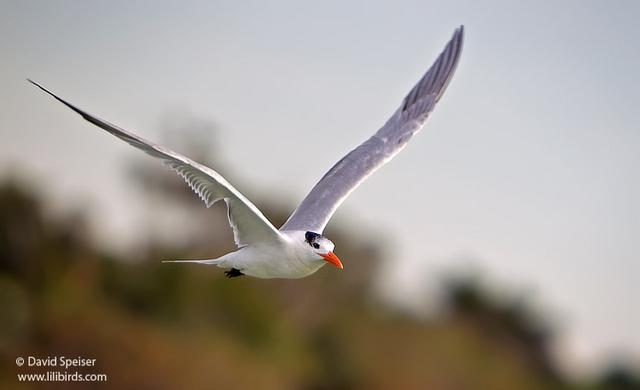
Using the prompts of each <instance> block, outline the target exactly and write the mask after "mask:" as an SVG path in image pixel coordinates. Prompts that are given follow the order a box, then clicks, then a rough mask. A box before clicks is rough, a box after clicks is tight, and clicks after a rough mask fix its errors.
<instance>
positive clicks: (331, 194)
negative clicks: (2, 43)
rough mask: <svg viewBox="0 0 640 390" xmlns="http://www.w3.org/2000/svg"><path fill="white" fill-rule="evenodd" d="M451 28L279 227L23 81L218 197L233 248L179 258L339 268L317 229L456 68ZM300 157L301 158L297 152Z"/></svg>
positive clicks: (177, 158)
mask: <svg viewBox="0 0 640 390" xmlns="http://www.w3.org/2000/svg"><path fill="white" fill-rule="evenodd" d="M463 35H464V31H463V27H462V26H461V27H460V28H458V29H456V31H455V32H454V34H453V37H452V38H451V40H450V41H449V42H448V43H447V45H446V46H445V48H444V50H443V51H442V53H440V55H439V56H438V58H437V59H436V61H435V63H434V64H433V65H432V66H431V67H430V68H429V70H428V71H427V72H426V73H425V75H424V76H423V77H422V78H421V79H420V81H418V83H417V84H416V85H415V86H414V87H413V88H412V89H411V91H410V92H409V94H408V95H407V96H406V97H405V98H404V99H403V101H402V103H401V104H400V107H399V108H398V109H397V110H396V111H395V112H394V114H393V115H392V116H391V118H390V119H389V120H388V121H387V122H386V123H385V125H384V126H382V128H380V129H379V130H378V131H377V132H376V133H375V134H374V135H373V136H371V137H370V138H369V139H367V140H366V141H365V142H363V143H362V144H361V145H359V146H358V147H357V148H355V149H354V150H352V151H351V152H349V153H348V154H347V155H346V156H344V157H343V158H342V159H341V160H340V161H338V162H337V163H336V164H335V165H334V166H333V167H332V168H331V169H330V170H329V171H328V172H327V173H326V174H325V175H324V176H323V177H322V179H320V181H319V182H318V183H317V184H316V185H315V186H314V187H313V189H312V190H311V192H310V193H309V194H308V195H307V196H306V197H305V198H304V200H303V201H302V202H301V203H300V205H299V206H298V207H297V208H296V209H295V211H294V212H293V213H292V214H291V216H290V217H289V219H287V221H286V222H285V223H284V225H283V226H282V227H281V228H280V229H276V228H275V227H274V226H273V224H272V223H271V222H269V220H268V219H267V218H266V217H265V216H264V215H263V214H262V212H261V211H260V210H259V209H258V208H257V207H256V206H255V205H254V204H253V203H251V202H250V201H249V200H248V199H247V198H246V197H245V196H244V195H242V193H240V191H238V190H237V189H235V188H234V187H233V186H232V185H231V184H230V183H229V182H228V181H227V180H226V179H225V178H224V177H222V175H220V174H219V173H218V172H216V171H215V170H213V169H211V168H209V167H206V166H204V165H202V164H199V163H197V162H195V161H193V160H191V159H189V158H188V157H186V156H183V155H181V154H179V153H176V152H174V151H171V150H169V149H167V148H165V147H163V146H161V145H157V144H155V143H153V142H150V141H147V140H145V139H143V138H142V137H140V136H138V135H136V134H134V133H132V132H130V131H127V130H124V129H122V128H120V127H118V126H116V125H113V124H111V123H109V122H107V121H104V120H102V119H100V118H98V117H96V116H94V115H92V114H89V113H88V112H86V111H84V110H82V109H80V108H78V107H76V106H75V105H73V104H71V103H69V102H67V101H66V100H64V99H62V98H60V97H58V96H57V95H55V94H54V93H53V92H51V91H49V90H47V89H46V88H44V87H43V86H41V85H40V84H38V83H36V82H34V81H31V80H29V81H30V82H31V83H33V84H34V85H35V86H37V87H38V88H40V89H42V90H43V91H44V92H46V93H48V94H49V95H51V96H52V97H53V98H55V99H56V100H58V101H59V102H61V103H62V104H64V105H65V106H67V107H68V108H70V109H71V110H73V111H74V112H76V113H78V114H80V115H81V116H82V117H83V118H84V119H85V120H87V121H89V122H90V123H92V124H94V125H96V126H98V127H100V128H102V129H103V130H106V131H107V132H109V133H110V134H112V135H114V136H116V137H118V138H120V139H121V140H123V141H125V142H127V143H128V144H130V145H131V146H133V147H135V148H138V149H140V150H142V151H144V152H145V153H147V154H149V155H151V156H152V157H155V158H158V159H160V160H162V161H163V163H164V164H165V165H167V166H168V167H169V168H171V169H173V170H174V171H175V172H176V173H177V174H178V175H179V176H180V177H182V178H183V179H184V180H185V181H186V183H187V185H188V186H189V187H190V188H191V189H192V190H193V191H194V192H196V194H197V195H198V196H199V197H200V198H201V199H202V200H203V201H204V203H205V205H206V207H210V206H211V205H213V204H214V203H215V202H217V201H219V200H224V201H225V203H226V205H227V209H228V218H229V224H230V225H231V227H232V229H233V234H234V241H235V243H236V245H237V246H238V248H239V249H238V250H237V251H235V252H231V253H228V254H226V255H224V256H222V257H220V258H217V259H207V260H184V262H192V263H199V264H210V265H217V266H219V267H223V268H227V271H225V275H226V276H227V277H229V278H234V277H238V276H242V275H249V276H255V277H260V278H274V277H276V278H300V277H305V276H307V275H309V274H311V273H313V272H315V271H316V270H317V269H319V268H320V267H321V266H322V265H324V264H326V263H327V262H328V263H331V264H333V265H335V266H336V267H338V268H342V263H341V262H340V260H339V259H338V258H337V256H336V255H335V254H334V253H333V248H334V245H333V243H332V242H331V241H329V240H328V239H326V238H325V237H322V235H321V234H322V232H323V230H324V228H325V226H326V225H327V223H328V222H329V220H330V219H331V217H332V216H333V214H334V212H335V211H336V209H337V208H338V207H339V206H340V204H341V203H342V202H343V201H344V199H345V198H346V197H347V196H348V195H349V194H350V193H351V192H352V191H353V190H354V189H355V188H356V187H358V185H359V184H360V183H361V182H362V181H364V180H365V179H366V178H367V177H368V176H369V175H371V174H372V173H373V172H374V171H376V170H377V169H378V168H379V167H381V166H382V165H384V164H385V163H387V162H388V161H389V160H391V159H392V158H393V157H394V156H395V155H396V154H398V153H399V152H400V151H401V150H402V149H403V148H404V147H405V146H406V145H407V143H408V142H409V140H410V139H411V137H412V136H413V135H414V134H415V133H417V132H418V131H419V130H420V129H421V128H422V127H423V126H424V123H425V122H426V120H427V118H428V117H429V114H430V113H431V111H432V110H433V108H434V107H435V104H436V103H437V102H438V101H439V100H440V98H441V97H442V94H443V93H444V91H445V89H446V87H447V85H448V84H449V81H450V80H451V77H452V76H453V73H454V71H455V69H456V66H457V64H458V61H459V59H460V54H461V52H462V43H463ZM300 157H302V156H300Z"/></svg>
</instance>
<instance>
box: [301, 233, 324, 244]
mask: <svg viewBox="0 0 640 390" xmlns="http://www.w3.org/2000/svg"><path fill="white" fill-rule="evenodd" d="M318 237H322V234H318V233H314V232H306V233H305V234H304V240H305V241H306V242H308V243H309V244H311V243H312V242H314V241H315V240H316V238H318Z"/></svg>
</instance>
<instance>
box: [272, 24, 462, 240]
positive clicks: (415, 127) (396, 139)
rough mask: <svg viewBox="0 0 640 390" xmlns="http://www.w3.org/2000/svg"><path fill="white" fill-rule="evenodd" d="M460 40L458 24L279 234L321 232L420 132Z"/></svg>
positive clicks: (456, 57)
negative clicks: (389, 112)
mask: <svg viewBox="0 0 640 390" xmlns="http://www.w3.org/2000/svg"><path fill="white" fill-rule="evenodd" d="M463 36H464V30H463V26H460V28H458V29H456V31H455V32H454V34H453V38H451V40H450V41H449V43H448V44H447V46H446V47H445V48H444V51H443V52H442V53H441V54H440V56H439V57H438V59H437V60H436V62H435V63H434V64H433V65H432V66H431V68H430V69H429V70H428V71H427V73H426V74H425V75H424V76H423V77H422V79H420V81H419V82H418V84H416V86H415V87H413V89H412V90H411V91H410V92H409V94H408V95H407V97H405V98H404V100H403V101H402V104H401V105H400V107H399V108H398V110H397V111H396V112H395V113H394V114H393V116H392V117H391V118H390V119H389V120H388V121H387V123H386V124H385V125H384V126H383V127H382V128H381V129H380V130H378V132H376V133H375V134H374V135H373V136H372V137H371V138H369V139H368V140H366V141H365V142H364V143H362V144H361V145H360V146H358V147H357V148H355V149H354V150H352V151H351V152H349V154H347V155H346V156H344V157H343V158H342V159H341V160H340V161H338V162H337V163H336V164H335V165H334V166H333V167H332V168H331V169H330V170H329V172H327V173H326V174H325V175H324V177H323V178H322V179H320V181H319V182H318V183H317V184H316V185H315V187H313V189H312V190H311V192H310V193H309V194H308V195H307V197H306V198H304V200H303V201H302V203H300V205H299V206H298V208H296V210H295V211H294V212H293V214H291V216H290V217H289V219H288V220H287V222H285V223H284V225H282V227H281V228H280V230H308V231H313V232H317V233H322V231H323V230H324V228H325V226H326V225H327V223H328V222H329V219H330V218H331V216H332V215H333V213H334V212H335V211H336V209H337V208H338V206H340V204H341V203H342V202H343V201H344V199H345V198H346V197H347V196H348V195H349V194H350V193H351V191H353V190H354V189H356V187H358V185H359V184H360V183H362V182H363V181H364V179H366V178H367V177H368V176H369V175H371V174H372V173H373V172H374V171H375V170H376V169H378V168H380V167H381V166H382V165H384V164H385V163H387V162H388V161H389V160H391V159H392V158H393V157H394V156H395V155H396V154H398V153H399V152H400V151H401V150H402V149H403V148H404V147H405V146H406V145H407V142H409V140H410V139H411V136H413V135H414V134H415V133H417V132H418V131H419V130H420V129H421V128H422V126H423V125H424V123H425V122H426V120H427V117H428V116H429V114H430V113H431V111H432V110H433V107H434V106H435V104H436V103H437V102H438V100H439V99H440V97H441V96H442V94H443V92H444V90H445V89H446V88H447V84H448V83H449V80H451V77H452V76H453V72H454V71H455V69H456V66H457V64H458V60H459V59H460V53H461V52H462V41H463Z"/></svg>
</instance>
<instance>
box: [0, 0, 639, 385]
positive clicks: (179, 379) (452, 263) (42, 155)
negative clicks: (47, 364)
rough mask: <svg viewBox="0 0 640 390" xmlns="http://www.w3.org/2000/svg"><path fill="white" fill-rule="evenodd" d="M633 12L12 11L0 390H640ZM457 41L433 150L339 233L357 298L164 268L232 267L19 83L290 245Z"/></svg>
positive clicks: (201, 216)
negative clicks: (100, 389) (125, 139)
mask: <svg viewBox="0 0 640 390" xmlns="http://www.w3.org/2000/svg"><path fill="white" fill-rule="evenodd" d="M267 3H269V4H267ZM639 11H640V4H639V3H638V2H634V1H618V2H613V3H612V2H609V3H604V2H596V1H564V2H561V3H557V2H554V3H552V2H547V3H538V2H530V3H528V4H516V3H515V2H501V1H485V2H474V1H454V2H429V1H400V2H397V1H396V2H387V3H385V2H379V3H374V4H372V3H370V2H364V1H362V2H361V1H354V2H349V3H345V2H338V1H326V2H321V3H318V2H297V1H280V2H259V1H245V2H232V1H206V2H195V1H190V2H164V1H155V2H120V1H115V2H113V1H112V2H98V1H56V2H35V1H34V2H19V1H3V2H0V50H1V52H2V61H0V80H1V83H0V85H2V88H0V99H1V101H2V111H1V112H2V115H0V135H1V136H2V139H3V142H1V143H0V302H1V304H0V318H1V319H2V320H0V357H1V359H0V388H13V387H18V383H17V381H16V373H17V372H19V371H18V369H17V367H16V366H15V363H14V360H15V358H16V357H17V356H25V355H34V356H47V355H50V356H56V355H66V356H76V355H79V356H83V357H93V358H96V359H97V365H96V366H97V368H98V369H97V370H96V371H99V372H104V373H106V374H107V375H108V377H109V382H108V383H107V385H108V386H113V387H116V388H133V387H137V388H139V387H143V388H175V387H181V388H203V387H206V388H210V387H222V388H256V387H259V388H274V389H281V388H301V389H333V388H381V389H388V388H434V389H465V388H502V389H513V388H580V389H592V388H593V389H600V388H604V389H623V388H639V386H640V381H639V379H638V378H639V376H638V375H639V374H638V370H639V369H640V335H639V334H638V329H640V312H639V310H638V307H637V296H638V294H639V293H640V291H638V290H639V288H638V284H639V282H640V280H639V279H640V263H639V262H638V255H637V254H638V253H639V250H640V248H638V240H637V239H638V232H640V207H639V206H638V203H637V199H638V198H640V184H639V180H638V179H639V175H638V166H639V165H640V135H639V132H638V127H637V120H636V118H635V109H636V107H635V105H636V103H637V102H638V101H640V76H639V75H638V72H637V69H639V68H640V50H639V49H640V47H638V32H637V28H636V27H635V25H636V19H637V15H639V13H638V12H639ZM460 24H464V25H465V29H466V31H465V32H466V37H465V38H466V40H465V48H464V51H463V56H462V60H461V62H460V64H459V67H458V70H457V72H456V74H455V77H454V79H453V80H452V82H451V84H450V86H449V88H448V90H447V92H446V94H445V95H444V97H443V99H442V100H441V101H440V103H439V104H438V106H437V108H436V110H435V112H434V114H433V115H432V117H431V118H430V119H429V121H428V123H427V126H426V128H425V130H423V132H421V133H420V134H419V135H418V136H417V137H416V138H414V140H413V141H412V143H411V144H410V146H409V147H408V148H407V149H406V150H405V151H404V152H403V153H402V154H400V155H399V156H398V157H397V158H396V159H394V160H393V161H392V162H391V163H390V164H389V165H387V166H385V167H384V168H382V169H381V170H380V171H379V172H377V173H376V174H375V175H373V176H372V177H371V178H369V180H368V181H367V182H365V183H364V184H363V185H362V186H361V187H360V188H359V189H358V190H357V191H355V192H354V193H353V194H352V195H351V196H350V197H349V199H347V201H346V202H345V203H344V204H343V206H342V207H341V208H340V209H339V210H338V212H337V213H336V215H335V217H334V219H333V220H332V222H331V224H330V225H329V227H328V229H327V231H326V232H325V233H326V235H327V236H328V237H330V238H331V239H332V240H333V241H334V242H335V243H336V245H337V248H336V249H337V253H338V255H339V256H340V258H341V259H343V261H344V263H345V269H344V271H338V270H336V269H333V268H330V267H325V268H323V269H321V270H320V271H319V272H317V273H316V274H314V275H313V276H311V277H309V278H306V279H302V280H294V281H287V280H258V279H250V278H236V279H232V280H228V279H226V278H224V277H223V275H222V270H220V269H218V268H207V267H199V266H189V265H184V266H182V265H180V266H179V265H168V264H161V263H160V262H159V260H160V259H163V258H193V257H215V256H218V255H221V254H223V253H225V252H227V251H230V250H233V249H234V248H233V240H232V234H231V231H230V228H229V227H228V224H227V221H226V216H225V209H224V207H223V205H219V204H218V205H215V206H214V207H212V208H211V209H206V208H205V207H204V206H203V204H202V203H201V202H200V201H199V200H198V199H197V197H196V196H195V195H194V194H192V193H191V192H190V191H189V190H188V189H187V188H186V186H185V185H184V184H183V183H182V181H181V179H179V178H178V177H177V176H176V175H174V174H173V173H172V172H170V171H169V170H167V169H165V168H163V167H162V166H161V165H160V164H158V162H157V161H153V160H152V159H150V158H148V157H147V156H145V155H144V154H143V153H141V152H139V151H136V150H134V149H132V148H130V147H129V146H127V145H126V144H124V143H122V142H121V141H118V140H117V139H115V138H113V137H110V136H108V135H106V134H105V133H104V132H101V131H100V130H99V129H97V128H95V127H93V126H92V125H90V124H88V123H86V122H84V121H83V120H82V119H81V118H80V117H78V116H77V115H75V114H73V113H71V112H70V111H69V110H68V109H66V108H65V107H63V106H61V105H60V104H59V103H56V102H54V101H53V100H52V99H51V98H49V97H48V96H46V95H44V94H43V93H42V92H40V91H38V90H36V89H35V88H34V87H33V86H31V85H29V84H28V83H26V81H25V78H27V77H29V78H32V79H34V80H36V81H38V82H40V83H42V84H44V85H45V86H47V87H48V88H51V89H52V90H53V91H55V92H57V93H58V94H60V95H61V96H62V97H65V98H67V99H69V100H70V101H71V102H73V103H75V104H77V105H78V106H80V107H82V108H84V109H86V110H87V111H89V112H92V113H95V114H97V115H99V116H101V117H103V118H105V119H107V120H109V121H110V122H113V123H116V124H118V125H120V126H122V127H125V128H128V129H131V130H133V131H134V132H137V133H138V134H140V135H142V136H143V137H145V138H148V139H151V140H155V141H157V142H160V143H162V144H164V145H166V146H168V147H169V148H172V149H174V150H177V151H180V152H182V153H185V154H187V155H189V156H191V157H193V158H194V159H196V160H198V161H200V162H203V163H205V164H208V165H210V166H211V167H213V168H214V169H216V170H217V171H219V172H220V173H222V174H223V175H224V176H225V177H226V178H227V179H228V180H229V181H230V182H231V183H233V184H234V185H235V186H236V188H238V189H239V190H240V191H242V192H243V193H244V194H245V195H246V196H247V197H248V198H249V199H251V200H252V201H253V202H254V203H255V204H256V205H257V206H258V207H259V208H261V209H262V210H263V211H264V213H265V214H266V215H267V216H268V217H269V219H270V220H271V221H272V222H273V223H274V224H276V225H279V224H281V223H282V222H283V221H284V220H285V219H286V217H287V216H288V215H289V213H290V212H291V211H292V210H293V209H294V208H295V206H296V205H297V202H299V201H300V200H301V199H302V198H303V197H304V195H305V194H306V193H307V191H308V190H309V189H310V188H311V187H312V186H313V184H315V182H316V181H317V180H318V179H319V178H320V177H321V176H322V175H323V174H324V172H325V171H326V170H327V169H328V168H329V167H330V166H331V165H332V164H333V163H335V162H336V161H337V160H338V159H339V158H340V157H342V156H343V155H344V154H345V153H346V152H348V151H349V150H350V149H352V148H353V147H355V146H356V145H357V144H359V143H360V142H361V141H363V140H364V139H366V138H367V137H369V136H370V134H371V133H373V132H374V131H375V130H376V129H377V128H379V127H380V126H381V125H382V124H383V123H384V122H385V121H386V119H387V118H388V117H389V116H390V115H391V113H392V112H393V111H394V110H395V109H396V107H397V106H398V105H399V103H400V101H401V99H402V98H403V97H404V95H405V94H406V93H407V92H408V91H409V89H410V88H411V87H412V85H413V83H415V82H416V81H417V80H418V79H419V78H420V76H421V75H422V74H423V73H424V71H426V69H427V68H428V67H429V66H430V65H431V63H432V62H433V61H434V60H435V58H436V56H437V55H438V53H439V52H440V50H442V48H443V47H444V45H445V44H446V42H447V40H448V39H449V38H450V36H451V34H452V33H453V30H454V29H455V28H456V27H457V26H458V25H460ZM31 386H33V384H31ZM25 387H28V385H26V386H25Z"/></svg>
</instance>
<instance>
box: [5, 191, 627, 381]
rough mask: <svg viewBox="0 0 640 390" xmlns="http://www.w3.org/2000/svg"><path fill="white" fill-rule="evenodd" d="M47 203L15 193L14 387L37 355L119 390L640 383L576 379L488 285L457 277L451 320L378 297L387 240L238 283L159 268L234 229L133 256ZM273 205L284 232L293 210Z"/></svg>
mask: <svg viewBox="0 0 640 390" xmlns="http://www.w3.org/2000/svg"><path fill="white" fill-rule="evenodd" d="M176 191H178V190H176ZM180 191H181V190H180ZM189 195H191V194H189ZM44 206H45V204H44V203H43V201H42V200H41V199H40V197H39V195H38V194H35V193H33V192H32V191H30V190H27V189H25V188H24V187H22V186H20V185H19V184H16V183H15V182H4V183H3V184H1V185H0V302H1V304H0V318H1V320H0V356H1V357H2V359H1V360H0V388H3V389H8V388H18V387H20V388H28V387H29V386H31V387H37V386H36V385H35V384H31V385H24V384H20V386H19V384H18V383H17V381H16V373H18V372H39V371H38V370H37V369H30V370H27V369H22V370H20V369H18V368H17V367H16V365H15V363H14V360H15V358H16V357H17V356H27V355H33V356H42V357H46V356H60V355H65V356H82V357H92V358H96V359H97V364H96V369H95V370H94V371H87V372H103V373H106V374H107V375H108V383H107V384H108V385H109V387H114V388H158V389H161V388H247V389H255V388H260V389H270V388H271V389H286V388H292V389H341V388H342V389H350V388H354V389H357V388H362V389H376V388H379V389H426V388H428V389H527V388H530V389H546V388H559V389H561V388H581V389H582V388H585V389H591V388H605V389H626V388H638V381H637V379H635V378H634V377H633V376H632V375H631V374H630V372H629V371H627V370H624V369H623V368H622V367H616V368H612V370H610V371H609V372H608V373H606V374H604V375H602V377H601V378H600V379H598V380H595V381H593V383H581V384H576V383H571V382H569V381H568V380H567V379H565V378H563V377H562V375H560V373H559V372H558V370H557V369H556V368H555V367H556V366H555V364H554V362H553V360H552V358H551V356H550V353H549V347H550V343H551V342H552V341H553V329H551V328H549V327H548V326H547V325H545V324H541V323H540V321H532V320H531V316H530V315H529V313H528V312H527V308H526V305H524V304H523V303H519V304H515V303H514V304H499V303H497V302H495V301H494V300H492V299H491V298H490V297H489V295H488V294H485V293H484V291H483V289H482V288H481V287H479V285H478V284H477V283H475V282H474V281H473V279H469V278H457V279H455V278H454V279H452V280H451V281H450V282H447V283H443V285H444V286H445V289H446V293H445V296H446V297H447V304H448V310H446V311H445V312H444V313H443V314H442V315H441V316H440V317H439V318H436V319H431V320H429V321H424V320H419V319H417V318H415V317H413V316H411V315H408V314H406V313H403V312H401V311H399V310H395V309H394V308H393V307H389V306H387V305H385V304H383V303H381V302H379V301H378V300H376V299H375V298H374V295H373V294H371V289H372V280H373V275H374V274H375V269H376V265H377V264H379V263H380V262H381V261H382V260H383V259H381V254H380V251H379V250H378V248H376V247H375V246H373V245H372V244H367V245H362V244H354V245H352V246H350V245H349V242H350V240H344V242H343V241H340V243H339V245H340V253H341V256H343V257H344V258H346V259H349V264H350V267H348V269H346V270H345V271H344V272H337V271H336V272H331V271H333V270H330V269H328V267H327V269H323V270H321V271H319V272H318V273H317V274H315V275H313V276H312V277H310V278H307V279H304V280H297V281H295V280H294V281H287V280H258V279H249V278H237V279H232V280H229V279H226V278H224V277H223V275H222V272H221V270H219V269H217V268H210V267H200V266H175V265H168V264H161V263H160V262H159V261H158V260H159V259H162V258H175V257H181V256H184V254H185V253H188V252H189V251H193V250H194V249H193V248H194V247H195V248H196V249H195V250H196V251H201V252H203V253H204V252H208V253H220V252H221V251H223V250H228V249H230V248H229V245H230V243H229V242H226V240H227V239H229V235H228V232H227V233H225V234H221V237H222V238H220V239H216V237H211V236H208V239H206V240H196V241H197V242H189V243H187V244H185V245H184V246H172V247H168V246H166V244H163V243H162V242H154V240H153V239H151V238H150V239H149V240H147V241H146V243H145V244H140V248H139V250H136V251H135V253H132V254H131V256H129V257H127V258H119V257H117V256H114V255H112V254H109V253H105V252H103V251H101V250H99V249H97V248H95V247H94V246H93V245H92V244H91V243H90V242H91V240H90V239H89V237H87V236H86V234H87V230H88V229H87V227H86V223H85V219H84V216H83V215H81V214H78V215H72V216H68V217H67V218H63V219H53V218H51V217H47V216H46V213H44V211H43V208H44ZM261 207H265V208H266V210H267V215H269V216H270V217H271V218H273V219H274V220H275V221H276V222H280V221H281V220H282V219H283V218H284V216H285V214H284V213H282V212H278V211H277V210H276V209H275V208H273V207H269V206H268V205H267V206H265V205H261ZM221 218H224V217H222V216H221ZM209 220H210V219H203V220H202V221H200V222H198V223H201V224H202V225H206V224H207V223H209V222H206V221H209ZM213 226H214V225H212V226H201V228H202V229H204V230H205V231H206V229H212V228H213ZM215 226H218V225H215ZM331 233H332V234H331V236H332V237H341V235H343V234H344V232H340V231H339V230H334V231H333V232H331ZM212 236H215V234H212ZM354 242H360V241H358V240H354ZM187 246H188V247H187ZM514 302H516V301H515V300H514ZM63 387H64V386H63Z"/></svg>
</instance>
